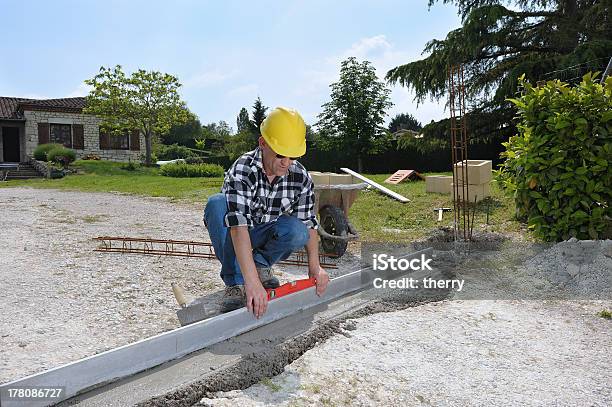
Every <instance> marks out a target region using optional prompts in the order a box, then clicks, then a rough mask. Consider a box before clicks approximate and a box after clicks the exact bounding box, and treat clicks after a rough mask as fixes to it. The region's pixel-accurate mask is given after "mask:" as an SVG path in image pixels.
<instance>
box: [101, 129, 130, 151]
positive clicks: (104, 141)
mask: <svg viewBox="0 0 612 407" xmlns="http://www.w3.org/2000/svg"><path fill="white" fill-rule="evenodd" d="M99 131H100V149H101V150H129V149H130V133H129V131H127V130H126V131H124V132H123V133H120V134H117V133H114V134H111V132H109V131H107V130H105V129H104V128H102V127H100V129H99Z"/></svg>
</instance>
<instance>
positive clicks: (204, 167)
mask: <svg viewBox="0 0 612 407" xmlns="http://www.w3.org/2000/svg"><path fill="white" fill-rule="evenodd" d="M159 171H160V173H161V174H162V175H165V176H167V177H177V178H193V177H221V176H223V172H224V170H223V167H221V166H220V165H217V164H182V163H178V164H165V165H162V166H161V167H160V169H159Z"/></svg>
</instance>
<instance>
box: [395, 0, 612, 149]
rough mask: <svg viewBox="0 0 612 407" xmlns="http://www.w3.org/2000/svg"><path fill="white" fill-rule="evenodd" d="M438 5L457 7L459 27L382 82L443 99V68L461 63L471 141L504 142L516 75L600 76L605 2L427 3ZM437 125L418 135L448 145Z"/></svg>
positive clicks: (609, 36) (606, 42) (609, 41)
mask: <svg viewBox="0 0 612 407" xmlns="http://www.w3.org/2000/svg"><path fill="white" fill-rule="evenodd" d="M438 1H442V2H443V3H445V4H446V3H450V4H454V5H456V6H457V7H458V11H459V14H460V16H461V18H462V23H463V25H462V27H460V28H458V29H456V30H453V31H451V32H449V33H448V34H447V36H446V38H445V39H444V40H431V41H430V42H428V43H427V45H426V46H425V50H424V53H428V54H429V55H428V56H427V57H426V58H424V59H421V60H418V61H414V62H410V63H407V64H405V65H401V66H398V67H396V68H393V69H392V70H390V71H389V72H388V73H387V75H386V79H387V80H388V81H389V82H390V83H398V84H401V85H403V86H406V87H408V88H410V89H412V90H413V91H414V92H415V99H416V100H417V101H418V102H422V101H424V100H425V99H426V98H428V97H430V98H432V99H435V100H440V99H446V95H447V93H448V82H447V70H448V66H449V65H454V64H463V66H464V69H465V76H464V81H465V91H466V98H467V99H468V104H469V105H471V106H472V109H471V111H470V115H469V118H468V126H469V127H468V129H469V132H470V137H473V138H480V139H489V138H491V137H493V138H497V139H505V138H507V137H508V136H510V135H511V134H514V133H515V132H516V126H515V125H514V124H513V120H512V118H513V117H514V115H515V114H516V109H514V107H513V106H512V105H511V104H510V103H509V102H507V101H506V99H507V98H509V97H512V96H514V95H515V93H516V91H517V83H518V78H519V76H520V75H522V74H525V78H526V79H528V80H529V81H531V82H533V83H536V82H538V81H542V80H552V79H556V78H558V79H565V80H569V79H578V80H579V79H580V78H581V77H582V75H583V74H584V73H586V72H587V71H589V70H603V68H605V66H606V64H607V62H608V59H609V58H610V55H612V24H611V22H610V8H611V7H612V6H611V2H610V1H609V0H606V1H596V0H507V1H495V0H429V5H430V6H431V5H432V4H434V3H436V2H438ZM573 77H575V78H573ZM570 82H571V81H570ZM440 124H441V126H436V125H434V126H432V125H427V126H426V127H425V129H424V133H425V136H426V137H429V136H436V135H437V136H438V137H443V138H445V139H448V137H449V134H448V127H449V125H448V122H447V121H444V122H442V123H440Z"/></svg>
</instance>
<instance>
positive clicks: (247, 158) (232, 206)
mask: <svg viewBox="0 0 612 407" xmlns="http://www.w3.org/2000/svg"><path fill="white" fill-rule="evenodd" d="M221 192H222V193H224V194H225V197H226V199H227V207H228V212H227V214H226V215H225V225H226V226H228V227H231V226H241V225H246V226H249V227H251V226H254V225H259V224H262V223H268V222H272V221H274V220H276V219H277V218H278V217H279V216H281V215H283V214H287V215H290V216H295V217H296V218H298V219H300V220H301V221H302V222H304V224H305V225H306V226H308V227H309V228H311V229H317V228H318V227H319V223H318V222H317V218H316V216H315V213H314V204H315V195H314V184H313V183H312V178H311V177H310V175H309V174H308V172H307V171H306V169H305V168H304V166H303V165H302V164H300V163H299V162H297V161H294V162H293V164H291V166H289V170H288V173H287V174H286V175H284V176H282V177H276V178H275V179H274V184H272V185H271V184H270V181H269V180H268V177H267V176H266V174H265V172H264V167H263V162H262V155H261V150H260V148H259V147H257V148H256V149H255V150H253V151H250V152H248V153H246V154H243V155H242V156H241V157H240V158H238V159H237V160H236V162H235V163H234V164H233V165H232V166H231V167H230V169H229V170H227V172H226V173H225V180H224V181H223V187H222V188H221Z"/></svg>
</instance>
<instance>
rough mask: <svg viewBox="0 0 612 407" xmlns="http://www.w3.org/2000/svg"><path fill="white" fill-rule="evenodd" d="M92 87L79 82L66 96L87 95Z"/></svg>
mask: <svg viewBox="0 0 612 407" xmlns="http://www.w3.org/2000/svg"><path fill="white" fill-rule="evenodd" d="M91 89H92V87H91V86H89V85H85V83H84V82H81V83H80V84H79V86H78V87H77V88H76V89H75V90H73V91H72V92H70V93H69V94H68V95H67V96H65V97H67V98H76V97H81V96H87V95H88V94H89V91H90V90H91Z"/></svg>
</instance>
